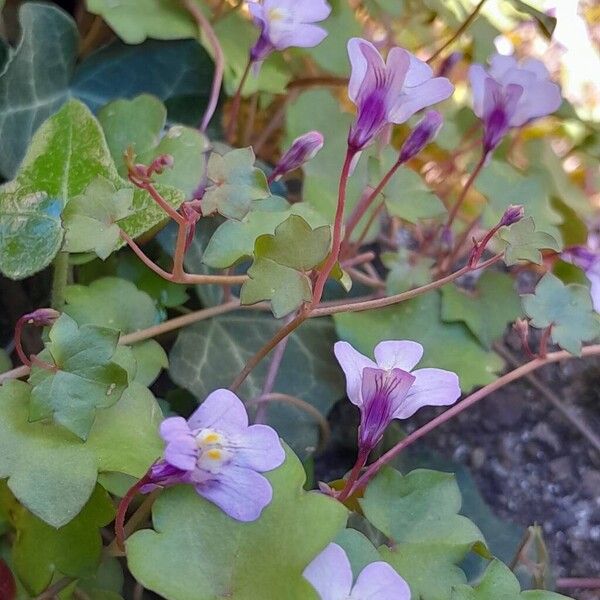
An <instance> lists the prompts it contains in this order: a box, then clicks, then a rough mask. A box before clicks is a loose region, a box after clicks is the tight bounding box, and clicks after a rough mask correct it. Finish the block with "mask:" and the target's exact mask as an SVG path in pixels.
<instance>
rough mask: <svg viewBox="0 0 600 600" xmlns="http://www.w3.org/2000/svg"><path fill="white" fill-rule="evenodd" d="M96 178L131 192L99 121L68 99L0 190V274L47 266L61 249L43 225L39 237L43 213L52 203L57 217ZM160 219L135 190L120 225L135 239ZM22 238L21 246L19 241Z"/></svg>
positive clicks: (175, 198)
mask: <svg viewBox="0 0 600 600" xmlns="http://www.w3.org/2000/svg"><path fill="white" fill-rule="evenodd" d="M98 177H104V178H105V179H107V180H108V181H110V182H111V183H112V184H113V185H114V186H115V188H116V189H117V190H120V189H133V186H132V185H131V184H130V183H128V182H125V181H124V180H123V179H121V178H120V177H119V175H118V174H117V172H116V169H115V166H114V163H113V161H112V158H111V157H110V153H109V152H108V148H107V146H106V141H105V139H104V135H103V133H102V129H101V127H100V124H99V123H98V121H96V119H95V118H94V116H93V115H92V114H91V113H90V111H89V110H88V109H87V108H86V107H85V106H84V105H83V104H82V103H81V102H79V101H77V100H71V101H69V102H67V103H66V104H65V105H64V106H63V107H62V108H61V110H60V111H59V112H58V113H56V114H55V115H54V116H52V117H51V118H50V119H48V120H47V121H46V122H45V123H44V124H43V125H42V126H41V127H40V128H39V129H38V131H37V132H36V134H35V135H34V137H33V139H32V141H31V145H30V146H29V149H28V151H27V155H26V156H25V159H24V160H23V163H22V164H21V167H20V169H19V172H18V174H17V177H16V178H15V179H14V180H13V181H11V182H9V183H7V184H5V185H3V186H1V187H0V271H2V272H4V273H5V274H6V275H7V276H9V277H12V278H15V279H16V278H23V277H27V276H29V275H32V274H33V273H35V272H37V271H39V270H41V269H43V268H44V267H45V266H47V265H48V264H49V263H50V262H51V261H52V259H53V258H54V256H55V254H56V252H57V251H58V249H59V248H60V241H61V239H62V229H61V228H60V227H58V226H57V225H54V226H53V227H52V228H51V229H49V228H48V227H47V226H44V228H43V229H42V231H41V233H40V234H38V232H37V230H36V226H38V223H39V222H40V213H41V211H42V209H44V208H45V213H44V215H45V216H46V213H48V211H49V208H48V203H49V202H50V200H49V199H50V198H53V199H55V200H53V201H52V202H54V204H52V205H51V206H53V207H54V208H53V209H52V210H53V211H54V213H56V212H57V210H56V207H57V206H60V207H61V208H62V207H64V206H65V205H66V204H67V203H68V202H69V201H70V200H71V199H73V198H75V197H76V196H78V195H80V194H83V193H84V192H85V190H86V188H87V186H88V185H89V184H90V183H91V182H92V181H93V180H95V179H96V178H98ZM158 189H159V191H160V192H161V193H162V195H163V197H165V199H166V200H167V202H170V203H171V204H172V205H174V206H178V205H179V204H180V203H181V202H182V201H183V199H184V196H183V194H182V193H181V192H179V191H178V190H175V189H173V188H168V187H164V186H160V187H159V188H158ZM51 214H53V213H51ZM164 218H165V214H164V212H163V211H162V209H160V207H158V206H157V205H156V203H155V202H154V201H153V200H152V198H151V197H150V195H149V194H147V193H146V192H144V191H143V190H139V189H134V191H133V207H132V214H130V215H129V216H128V217H126V218H125V219H122V220H121V221H120V226H121V227H122V229H124V230H125V231H126V232H127V233H128V234H129V235H130V236H132V237H137V236H139V235H141V234H142V233H144V232H145V231H147V230H148V229H150V228H151V227H153V226H154V225H156V224H157V223H159V222H160V221H162V220H164ZM44 233H46V234H47V235H48V238H47V239H43V241H39V242H37V243H34V244H31V246H28V245H26V243H27V241H30V240H31V238H32V237H33V236H35V237H36V238H37V237H39V236H40V235H43V234H44ZM21 234H22V235H23V236H24V237H23V241H17V240H18V239H19V237H20V235H21ZM18 236H19V237H18Z"/></svg>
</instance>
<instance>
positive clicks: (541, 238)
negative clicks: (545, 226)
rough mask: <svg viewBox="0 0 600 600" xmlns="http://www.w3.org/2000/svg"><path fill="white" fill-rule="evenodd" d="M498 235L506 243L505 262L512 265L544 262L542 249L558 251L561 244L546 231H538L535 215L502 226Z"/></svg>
mask: <svg viewBox="0 0 600 600" xmlns="http://www.w3.org/2000/svg"><path fill="white" fill-rule="evenodd" d="M498 237H499V238H500V239H501V240H502V241H503V242H505V243H506V249H505V251H504V262H505V263H506V264H507V265H508V266H509V267H510V266H511V265H515V264H517V263H518V262H520V261H528V262H533V263H536V264H537V265H541V264H542V253H541V252H540V250H543V249H549V250H554V251H556V252H558V251H559V250H560V248H561V246H560V244H559V243H558V242H557V241H556V240H555V239H554V238H553V237H552V236H551V235H550V234H549V233H546V232H544V231H536V226H535V222H534V220H533V217H525V218H524V219H521V220H520V221H517V222H516V223H514V224H512V225H511V226H510V227H502V228H501V229H500V230H499V232H498Z"/></svg>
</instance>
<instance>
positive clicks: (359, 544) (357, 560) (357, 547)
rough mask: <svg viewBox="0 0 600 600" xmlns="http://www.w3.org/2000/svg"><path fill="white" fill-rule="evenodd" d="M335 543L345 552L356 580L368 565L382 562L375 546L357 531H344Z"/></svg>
mask: <svg viewBox="0 0 600 600" xmlns="http://www.w3.org/2000/svg"><path fill="white" fill-rule="evenodd" d="M334 542H335V543H336V544H339V545H340V546H341V547H342V548H343V549H344V550H345V552H346V555H347V556H348V560H349V561H350V566H351V567H352V574H353V575H354V578H355V579H356V578H357V577H358V575H359V573H360V572H361V571H362V570H363V569H364V568H365V567H366V566H367V565H368V564H370V563H372V562H377V561H379V560H381V555H380V554H379V552H377V549H376V548H375V546H373V544H371V542H370V541H369V539H368V538H367V537H366V536H365V535H363V534H362V533H360V531H357V530H356V529H344V530H342V531H341V532H340V533H339V534H338V535H337V537H336V538H335V540H334Z"/></svg>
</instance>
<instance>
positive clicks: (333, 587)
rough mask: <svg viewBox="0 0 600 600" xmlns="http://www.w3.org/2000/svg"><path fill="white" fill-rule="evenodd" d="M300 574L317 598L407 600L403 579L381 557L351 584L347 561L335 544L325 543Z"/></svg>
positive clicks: (330, 599) (334, 599)
mask: <svg viewBox="0 0 600 600" xmlns="http://www.w3.org/2000/svg"><path fill="white" fill-rule="evenodd" d="M304 578H305V579H306V580H307V581H308V582H309V583H310V584H311V585H312V586H313V588H315V590H316V591H317V593H318V594H319V597H320V598H321V600H410V588H409V587H408V584H407V583H406V581H404V579H402V577H400V575H398V573H396V571H394V569H393V568H392V567H391V566H390V565H389V564H388V563H386V562H383V561H377V562H373V563H371V564H369V565H367V566H366V567H365V568H364V569H363V570H362V571H361V572H360V574H359V575H358V577H357V578H356V583H355V584H354V585H352V569H351V567H350V561H349V560H348V557H347V556H346V553H345V552H344V549H343V548H342V547H341V546H338V544H329V545H328V546H327V548H325V550H323V552H321V554H319V555H318V556H317V557H316V558H315V559H314V560H313V561H312V562H311V563H310V564H309V565H308V567H306V569H304Z"/></svg>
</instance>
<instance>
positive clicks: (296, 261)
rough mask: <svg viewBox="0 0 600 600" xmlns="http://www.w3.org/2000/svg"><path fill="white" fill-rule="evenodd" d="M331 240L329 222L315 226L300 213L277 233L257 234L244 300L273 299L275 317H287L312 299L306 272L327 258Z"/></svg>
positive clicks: (243, 294)
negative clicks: (258, 235) (321, 225)
mask: <svg viewBox="0 0 600 600" xmlns="http://www.w3.org/2000/svg"><path fill="white" fill-rule="evenodd" d="M330 243H331V232H330V228H329V226H327V225H325V226H323V227H318V228H317V229H312V228H311V226H310V225H309V224H308V223H307V222H306V221H305V220H304V219H303V218H302V217H300V216H297V215H291V216H290V217H288V218H287V219H286V220H285V221H284V222H283V223H281V224H280V225H278V226H277V227H276V229H275V233H274V234H265V235H261V236H260V237H258V238H257V239H256V241H255V243H254V262H253V263H252V266H251V267H250V268H249V269H248V276H249V277H250V279H249V280H248V281H246V282H245V283H244V285H243V286H242V291H241V295H240V300H241V301H242V304H255V303H256V302H260V301H261V300H270V301H271V307H272V310H273V314H274V315H275V317H277V318H279V317H284V316H285V315H288V314H289V313H291V312H292V311H294V310H296V309H297V308H299V307H300V306H301V304H302V303H303V302H308V301H310V299H311V294H312V286H311V283H310V279H309V278H308V275H307V272H308V271H310V270H311V269H313V268H314V267H316V266H317V265H318V264H319V263H320V262H321V261H322V260H324V259H325V257H326V256H327V253H328V251H329V246H330Z"/></svg>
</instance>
